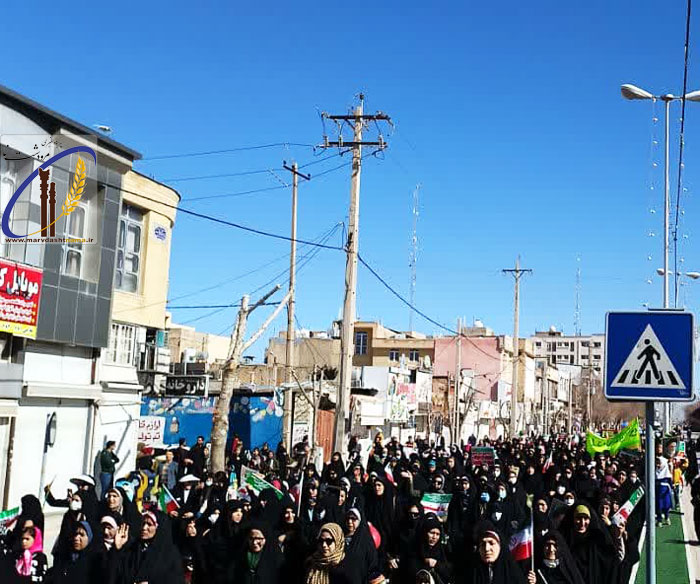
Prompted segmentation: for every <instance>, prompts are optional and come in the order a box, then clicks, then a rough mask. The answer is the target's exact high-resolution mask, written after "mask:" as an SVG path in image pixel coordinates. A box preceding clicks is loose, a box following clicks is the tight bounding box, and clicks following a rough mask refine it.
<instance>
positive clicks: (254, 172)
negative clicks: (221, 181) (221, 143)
mask: <svg viewBox="0 0 700 584" xmlns="http://www.w3.org/2000/svg"><path fill="white" fill-rule="evenodd" d="M338 156H339V154H338V153H337V152H335V153H333V154H331V155H329V156H324V157H322V158H318V157H317V159H316V160H312V161H311V162H307V163H306V164H300V165H299V168H307V167H309V166H314V165H315V164H320V163H322V162H326V161H327V160H330V159H332V158H337V157H338ZM283 170H284V168H261V169H259V170H243V171H240V172H223V173H219V174H200V175H195V176H181V177H173V178H164V179H159V180H161V181H162V182H186V181H195V180H207V179H212V178H231V177H237V176H254V175H258V174H270V173H271V172H275V171H276V172H281V171H283ZM226 196H233V195H226ZM187 200H193V199H187Z"/></svg>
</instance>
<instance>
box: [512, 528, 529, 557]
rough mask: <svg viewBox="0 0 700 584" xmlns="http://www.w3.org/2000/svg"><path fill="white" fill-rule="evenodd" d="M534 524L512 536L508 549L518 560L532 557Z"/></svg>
mask: <svg viewBox="0 0 700 584" xmlns="http://www.w3.org/2000/svg"><path fill="white" fill-rule="evenodd" d="M532 542H533V537H532V525H528V526H527V527H525V528H524V529H521V530H520V531H518V533H516V534H514V535H513V536H512V537H511V538H510V543H509V544H508V549H509V550H510V553H511V555H512V556H513V559H514V560H515V561H516V562H519V561H520V560H527V559H528V558H530V557H532Z"/></svg>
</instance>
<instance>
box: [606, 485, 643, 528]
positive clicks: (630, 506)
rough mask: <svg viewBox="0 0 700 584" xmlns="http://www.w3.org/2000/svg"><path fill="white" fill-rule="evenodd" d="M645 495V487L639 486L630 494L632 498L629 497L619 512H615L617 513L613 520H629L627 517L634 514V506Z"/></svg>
mask: <svg viewBox="0 0 700 584" xmlns="http://www.w3.org/2000/svg"><path fill="white" fill-rule="evenodd" d="M643 496H644V487H639V488H638V489H637V490H636V491H634V492H633V493H632V494H631V495H630V498H629V499H627V502H626V503H625V504H624V505H623V506H622V507H620V508H619V509H618V511H617V513H615V515H614V516H613V521H615V520H616V519H624V520H625V522H627V519H628V518H629V516H630V515H632V511H634V508H635V507H636V506H637V504H638V503H639V501H641V500H642V497H643Z"/></svg>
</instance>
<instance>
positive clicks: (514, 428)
mask: <svg viewBox="0 0 700 584" xmlns="http://www.w3.org/2000/svg"><path fill="white" fill-rule="evenodd" d="M502 272H503V273H504V274H511V275H512V276H513V278H514V279H515V315H514V319H513V321H514V322H513V380H512V384H511V389H510V437H511V438H513V437H514V436H515V435H516V434H517V433H518V365H519V363H520V342H519V341H518V335H519V332H518V327H519V326H520V278H521V277H522V276H523V274H532V270H528V269H523V268H521V267H520V256H518V257H517V258H516V260H515V269H506V270H502ZM545 422H546V420H545Z"/></svg>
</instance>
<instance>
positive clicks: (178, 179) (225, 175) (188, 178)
mask: <svg viewBox="0 0 700 584" xmlns="http://www.w3.org/2000/svg"><path fill="white" fill-rule="evenodd" d="M270 170H278V171H280V170H283V169H282V168H270V169H267V170H244V171H241V172H225V173H223V174H202V175H199V176H182V177H174V178H164V179H163V182H185V181H192V180H206V179H210V178H229V177H233V176H252V175H254V174H267V173H269V172H270Z"/></svg>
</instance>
